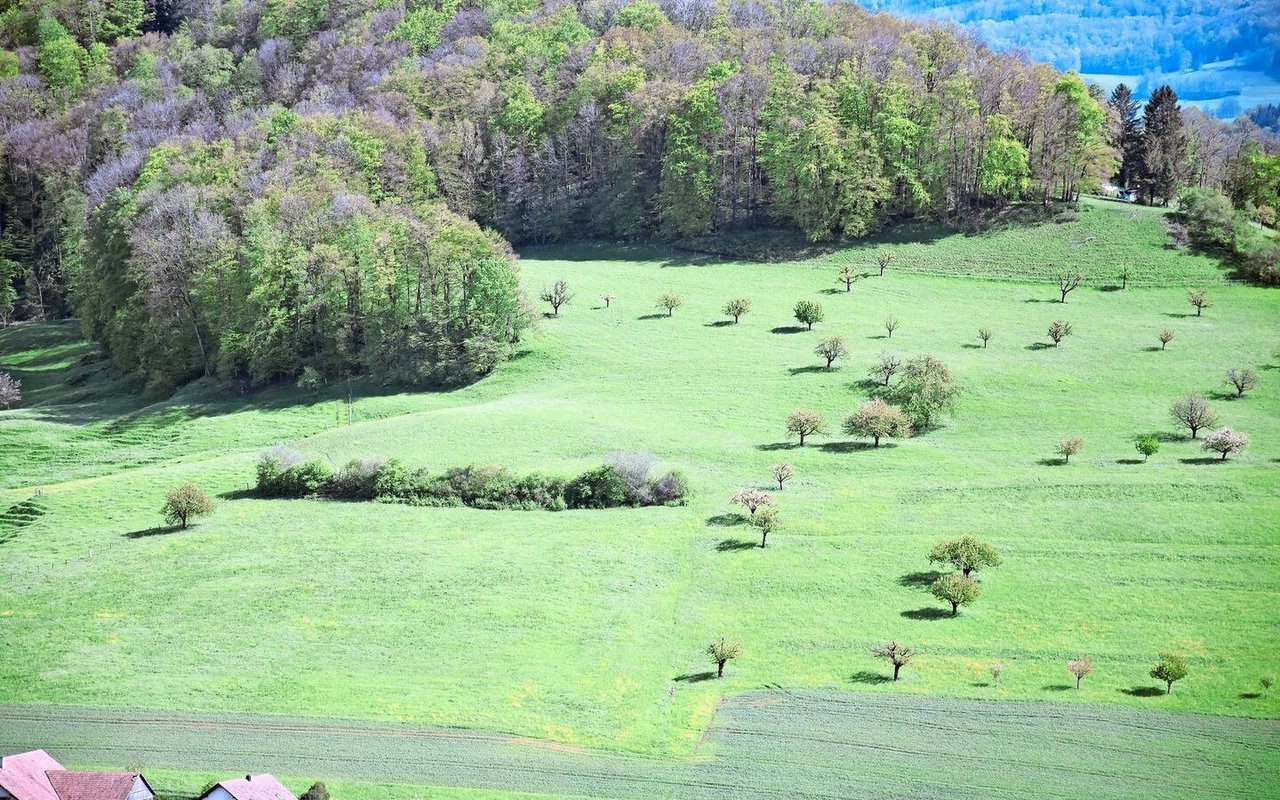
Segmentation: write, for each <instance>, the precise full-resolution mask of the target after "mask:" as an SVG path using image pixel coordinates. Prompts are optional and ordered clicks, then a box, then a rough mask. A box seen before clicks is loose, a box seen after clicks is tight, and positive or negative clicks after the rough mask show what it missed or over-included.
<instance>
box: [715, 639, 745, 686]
mask: <svg viewBox="0 0 1280 800" xmlns="http://www.w3.org/2000/svg"><path fill="white" fill-rule="evenodd" d="M707 655H709V656H711V661H712V662H713V663H714V664H715V665H716V677H717V678H723V677H724V665H725V664H728V663H729V662H730V661H732V660H733V659H735V658H737V657H738V656H740V655H742V645H740V644H738V643H737V642H728V641H726V640H725V638H724V637H723V636H721V637H720V638H719V639H717V640H716V641H714V642H712V643H711V644H709V645H707Z"/></svg>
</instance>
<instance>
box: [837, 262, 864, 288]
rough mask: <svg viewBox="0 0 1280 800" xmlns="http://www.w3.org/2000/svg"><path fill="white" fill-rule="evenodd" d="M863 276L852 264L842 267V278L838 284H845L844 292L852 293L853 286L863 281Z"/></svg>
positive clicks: (838, 280)
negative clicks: (860, 280)
mask: <svg viewBox="0 0 1280 800" xmlns="http://www.w3.org/2000/svg"><path fill="white" fill-rule="evenodd" d="M862 275H863V273H861V272H858V271H857V270H856V269H854V268H853V265H852V264H845V265H843V266H841V267H840V277H839V278H838V279H837V281H836V282H837V283H843V284H844V290H845V291H846V292H851V291H853V284H854V283H856V282H857V281H858V280H859V279H861V278H862Z"/></svg>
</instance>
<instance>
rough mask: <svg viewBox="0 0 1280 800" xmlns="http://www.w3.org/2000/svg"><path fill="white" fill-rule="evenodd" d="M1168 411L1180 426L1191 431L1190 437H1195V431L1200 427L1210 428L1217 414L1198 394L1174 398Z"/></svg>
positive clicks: (1216, 418)
mask: <svg viewBox="0 0 1280 800" xmlns="http://www.w3.org/2000/svg"><path fill="white" fill-rule="evenodd" d="M1169 413H1170V414H1172V415H1173V418H1174V419H1175V420H1177V421H1178V422H1179V423H1181V424H1182V427H1184V428H1186V429H1187V430H1189V431H1191V438H1192V439H1194V438H1196V433H1197V432H1199V430H1200V429H1201V428H1211V427H1213V423H1215V422H1217V421H1218V415H1217V414H1216V413H1214V411H1213V409H1212V408H1210V407H1209V402H1208V401H1207V400H1205V399H1204V397H1203V396H1201V395H1198V394H1189V395H1187V396H1186V397H1183V398H1180V399H1178V400H1174V401H1173V406H1172V407H1171V408H1170V409H1169Z"/></svg>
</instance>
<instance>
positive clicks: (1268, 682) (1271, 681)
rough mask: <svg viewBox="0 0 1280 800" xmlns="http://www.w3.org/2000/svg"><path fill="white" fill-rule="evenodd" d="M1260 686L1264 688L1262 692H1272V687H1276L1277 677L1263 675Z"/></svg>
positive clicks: (1259, 682)
mask: <svg viewBox="0 0 1280 800" xmlns="http://www.w3.org/2000/svg"><path fill="white" fill-rule="evenodd" d="M1258 685H1259V686H1261V687H1262V691H1264V692H1270V691H1271V687H1272V686H1275V685H1276V676H1274V675H1263V676H1262V677H1261V678H1259V679H1258Z"/></svg>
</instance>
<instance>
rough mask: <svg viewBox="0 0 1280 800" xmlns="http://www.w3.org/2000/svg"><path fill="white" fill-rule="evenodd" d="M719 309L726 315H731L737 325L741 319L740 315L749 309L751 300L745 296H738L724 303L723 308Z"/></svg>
mask: <svg viewBox="0 0 1280 800" xmlns="http://www.w3.org/2000/svg"><path fill="white" fill-rule="evenodd" d="M721 310H722V311H723V312H724V314H725V316H726V317H733V324H734V325H737V324H738V320H740V319H742V315H743V314H746V313H749V312H750V311H751V301H750V300H748V299H747V298H745V297H739V298H737V299H735V300H730V301H729V302H727V303H725V304H724V308H723V309H721Z"/></svg>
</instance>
